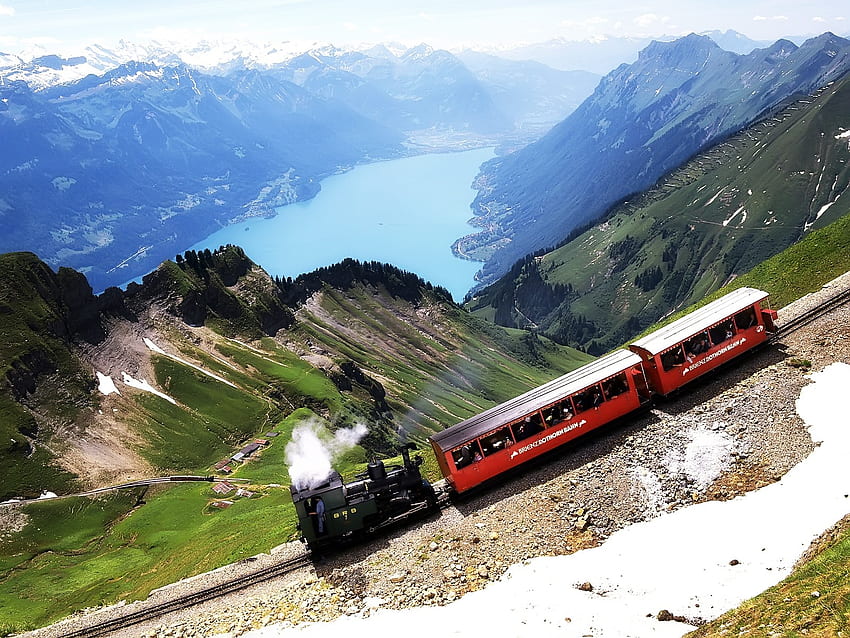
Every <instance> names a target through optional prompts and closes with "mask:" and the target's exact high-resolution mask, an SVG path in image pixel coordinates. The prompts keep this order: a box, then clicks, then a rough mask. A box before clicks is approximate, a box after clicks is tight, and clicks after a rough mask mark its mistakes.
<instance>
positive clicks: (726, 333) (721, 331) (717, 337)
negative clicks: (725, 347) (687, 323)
mask: <svg viewBox="0 0 850 638" xmlns="http://www.w3.org/2000/svg"><path fill="white" fill-rule="evenodd" d="M708 334H709V336H710V337H711V342H712V343H713V344H714V345H717V344H719V343H723V342H724V341H729V339H731V338H732V337H733V336H734V335H735V333H734V332H733V331H732V321H731V320H730V321H724V322H723V323H721V324H718V325H716V326H714V327H713V328H712V329H711V330H709V331H708Z"/></svg>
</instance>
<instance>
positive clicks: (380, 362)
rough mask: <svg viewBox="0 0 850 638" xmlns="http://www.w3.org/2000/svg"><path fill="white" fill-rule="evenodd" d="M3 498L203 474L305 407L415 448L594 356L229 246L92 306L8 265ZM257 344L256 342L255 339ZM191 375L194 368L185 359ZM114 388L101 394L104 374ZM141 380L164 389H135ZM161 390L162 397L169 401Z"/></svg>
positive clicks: (422, 289) (404, 287)
mask: <svg viewBox="0 0 850 638" xmlns="http://www.w3.org/2000/svg"><path fill="white" fill-rule="evenodd" d="M0 266H2V268H0V276H2V278H3V281H2V284H3V285H2V286H0V290H2V295H3V297H2V308H0V310H2V312H3V314H4V317H5V319H4V321H3V322H2V331H3V334H2V339H0V344H2V350H0V354H2V364H3V374H4V378H5V384H4V386H3V389H2V391H0V408H2V414H3V417H4V418H3V419H2V421H3V424H2V427H3V428H4V429H3V434H4V440H5V441H11V444H9V443H6V444H4V446H3V447H2V449H0V456H2V459H0V460H2V463H3V466H4V468H6V470H7V471H4V473H3V483H2V489H0V500H2V499H3V498H8V497H10V496H16V495H27V496H32V495H37V494H38V493H39V492H40V491H41V490H45V489H48V490H52V491H54V492H57V493H61V492H68V491H69V490H71V489H73V488H74V487H75V483H74V481H77V480H79V481H80V482H82V483H84V484H86V485H93V484H101V483H103V482H105V481H114V480H116V479H117V478H118V477H122V478H125V477H126V476H132V475H135V476H138V475H140V474H143V475H144V474H147V475H149V474H150V473H151V472H154V471H156V472H167V471H177V472H186V471H197V472H204V471H207V468H208V467H209V465H210V464H211V463H213V462H215V461H216V460H218V459H219V458H220V456H221V455H226V453H227V451H228V450H230V449H232V448H233V446H235V445H237V444H238V443H239V442H240V441H241V440H243V439H244V438H246V437H249V436H251V435H252V434H253V435H257V434H262V432H263V429H264V428H268V427H269V424H270V423H276V422H277V421H278V420H279V419H281V418H283V416H285V415H286V414H289V413H290V412H292V411H293V410H295V409H297V408H300V407H307V408H309V409H310V410H312V411H313V412H315V413H316V414H318V415H321V416H322V417H324V418H326V419H327V420H328V421H329V422H330V423H331V424H332V425H333V426H334V427H341V426H342V425H345V424H350V423H353V422H355V421H358V420H359V421H363V422H366V423H368V424H369V429H370V434H369V438H368V441H369V446H370V449H371V450H372V451H387V450H388V449H390V447H391V446H392V445H393V444H395V443H396V442H397V441H398V437H399V436H403V437H405V438H406V437H408V436H410V437H412V438H414V439H415V440H422V439H423V437H424V436H426V435H427V434H428V433H429V432H433V431H435V430H439V429H441V428H443V427H445V426H447V425H449V424H452V423H454V422H456V421H459V420H461V419H463V418H465V417H467V416H469V415H470V414H472V413H474V412H476V411H479V410H481V409H482V408H484V407H487V406H489V405H492V404H493V403H495V402H498V401H501V400H504V399H507V398H509V397H511V396H515V395H516V394H518V393H520V392H522V391H523V390H525V389H528V388H530V387H533V386H535V385H537V384H539V383H541V382H543V381H545V380H547V379H550V378H552V377H554V376H556V375H557V374H558V373H561V372H563V371H565V370H567V369H568V368H570V367H574V366H575V365H577V364H578V362H580V361H583V360H585V359H584V358H583V356H581V355H576V354H570V353H569V352H568V351H567V350H566V349H563V348H560V347H557V346H554V345H552V344H551V343H550V342H548V341H546V340H540V339H538V338H536V337H532V336H530V335H527V334H525V333H520V334H508V333H506V332H505V331H504V329H502V328H496V327H493V326H492V325H489V324H487V323H484V322H481V321H479V320H476V319H474V318H472V317H470V316H469V315H468V314H467V313H466V312H465V311H463V310H461V309H460V308H458V307H457V306H456V305H455V304H454V303H452V301H451V298H450V296H449V295H448V293H447V292H446V291H445V290H443V289H441V288H434V287H432V286H431V285H430V284H426V283H425V282H423V281H422V280H421V279H419V278H418V277H416V276H415V275H412V274H410V273H405V272H404V271H400V270H398V269H396V268H394V267H392V266H385V265H383V264H376V263H372V264H360V263H359V262H355V261H352V260H349V261H346V262H343V263H342V264H339V265H337V266H333V267H329V268H326V269H322V270H321V271H317V272H316V273H311V274H309V275H303V276H301V277H299V278H297V279H295V280H287V281H278V282H275V281H274V280H272V279H271V278H269V276H268V275H267V274H266V273H265V272H264V271H262V270H261V269H260V268H259V267H257V266H256V265H255V264H253V263H252V262H251V261H250V260H249V259H248V258H247V257H246V256H245V254H244V253H243V252H242V251H241V249H239V248H237V247H223V248H221V249H219V250H217V251H215V252H210V251H204V252H201V253H195V252H192V251H190V252H187V253H186V254H185V256H183V255H181V256H180V257H179V259H178V260H177V261H176V262H172V261H167V262H164V263H163V264H162V265H161V266H160V267H159V268H158V269H157V270H156V271H154V272H152V273H150V274H149V275H147V276H145V278H144V281H143V283H142V284H141V285H138V284H131V285H130V286H129V288H128V290H127V292H126V293H122V292H121V291H120V290H118V289H116V288H110V289H108V290H107V291H106V292H105V293H104V294H103V295H101V296H100V297H95V296H94V295H92V293H91V288H90V287H89V285H88V283H87V282H86V280H85V277H83V276H82V275H81V274H79V273H77V272H75V271H72V270H70V269H61V270H60V271H59V273H54V272H53V271H52V270H50V269H49V268H48V267H47V266H46V265H45V264H44V263H43V262H41V261H40V260H38V259H37V258H36V257H35V256H34V255H32V254H30V253H14V254H7V255H4V256H3V257H2V264H0ZM249 343H250V345H249ZM190 364H192V365H194V366H195V367H192V365H190ZM96 373H101V374H102V375H105V376H108V377H110V378H111V379H112V382H113V383H114V384H115V387H116V389H117V390H118V392H119V393H118V394H109V395H108V396H103V395H102V394H101V392H99V391H98V387H99V386H100V388H101V391H102V390H103V389H104V388H106V389H107V390H108V388H109V384H108V382H107V383H106V385H105V386H104V385H103V384H104V377H101V376H99V375H97V374H96ZM142 380H147V381H148V382H149V383H150V384H151V385H150V386H148V389H149V390H151V389H156V390H157V391H159V392H161V394H160V395H155V394H152V393H150V392H145V391H143V390H144V388H142V390H140V389H138V387H137V386H138V383H136V382H138V381H142ZM163 395H165V396H163Z"/></svg>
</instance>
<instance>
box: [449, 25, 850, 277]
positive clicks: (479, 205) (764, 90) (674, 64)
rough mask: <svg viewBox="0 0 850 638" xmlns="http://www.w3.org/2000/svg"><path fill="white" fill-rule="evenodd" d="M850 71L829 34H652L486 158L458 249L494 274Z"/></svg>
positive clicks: (847, 49) (848, 47)
mask: <svg viewBox="0 0 850 638" xmlns="http://www.w3.org/2000/svg"><path fill="white" fill-rule="evenodd" d="M848 68H850V41H847V40H843V39H841V38H837V37H836V36H834V35H832V34H824V35H822V36H820V37H818V38H815V39H812V40H809V41H807V42H806V43H805V44H803V46H801V47H797V46H795V45H794V44H792V43H791V42H788V41H783V40H780V41H779V42H777V43H776V44H774V45H773V46H771V47H770V48H768V49H758V50H756V51H753V52H752V53H750V54H749V55H745V56H740V55H736V54H734V53H730V52H727V51H724V50H722V49H720V48H719V47H718V46H717V45H716V44H714V43H713V42H712V41H711V40H710V39H708V38H706V37H703V36H697V35H693V34H692V35H690V36H687V37H685V38H682V39H680V40H676V41H675V42H669V43H660V42H655V43H653V44H652V45H650V46H649V47H647V48H646V49H644V50H643V51H642V52H641V54H640V57H639V58H638V61H637V62H635V63H634V64H632V65H628V66H626V65H624V66H621V67H620V68H618V69H617V70H615V71H613V72H612V73H610V74H609V75H607V76H606V77H605V78H603V80H602V81H601V82H600V84H599V86H598V87H597V89H596V91H595V92H594V94H593V95H592V96H591V97H590V98H588V99H587V100H586V101H585V102H584V103H583V104H582V105H581V106H580V107H579V108H578V109H577V110H576V111H575V112H574V113H573V114H572V115H570V116H569V117H568V118H567V119H566V120H564V122H562V123H561V124H559V125H558V126H556V127H555V128H554V129H552V131H551V132H550V133H549V134H547V135H546V136H545V137H543V138H542V139H541V140H539V141H538V142H536V143H534V144H531V145H529V146H527V147H526V148H524V149H522V150H520V151H517V152H515V153H513V154H511V155H508V156H505V157H500V158H496V159H494V160H491V161H490V162H489V163H488V164H485V166H484V167H483V168H482V173H481V175H480V176H479V178H478V180H477V184H478V188H479V191H480V192H479V196H478V198H477V199H476V203H475V205H474V208H475V210H476V214H477V218H476V220H475V222H474V223H475V224H476V225H478V226H479V227H481V228H482V229H483V230H482V231H481V232H479V233H477V234H474V235H470V236H468V237H465V238H463V239H461V240H459V241H458V242H457V243H456V250H457V251H458V252H459V253H460V254H464V255H469V256H472V257H478V258H482V259H486V260H487V263H486V265H485V267H484V269H483V280H484V282H485V283H487V282H492V281H493V280H494V278H495V277H497V276H499V275H501V274H503V273H505V272H506V271H507V270H508V269H509V268H510V267H511V265H512V264H513V263H514V262H515V261H516V260H518V259H520V258H522V257H523V256H524V255H526V254H528V253H530V252H532V251H535V250H538V249H541V248H545V247H547V246H551V245H552V243H553V241H557V240H556V239H555V238H559V237H565V236H566V235H567V234H569V233H570V232H571V231H572V230H573V229H575V228H577V227H580V226H582V225H583V224H586V223H587V222H588V221H592V220H594V219H596V218H598V217H599V216H600V215H601V214H603V213H604V212H605V210H607V209H608V208H609V207H610V206H611V205H612V204H614V203H616V202H617V201H619V200H621V199H622V198H624V197H626V196H628V195H630V194H632V193H635V192H638V191H641V190H643V189H646V188H648V187H650V186H651V185H652V184H653V183H654V182H655V181H656V180H657V179H658V178H659V177H661V176H662V175H664V174H665V173H667V172H668V171H670V170H673V169H674V168H676V167H677V166H679V165H680V164H681V163H682V162H684V161H686V160H687V159H688V158H690V157H691V156H692V155H693V154H694V153H696V152H697V151H699V150H701V149H704V148H706V147H708V146H710V145H711V144H713V143H716V142H717V141H719V140H722V139H724V138H725V137H727V136H729V135H730V134H733V133H734V132H736V131H738V130H740V129H741V128H743V127H745V126H747V125H749V124H750V123H752V122H754V121H756V120H757V119H758V118H760V117H763V116H764V115H765V114H766V113H769V112H770V110H771V109H773V108H775V107H776V106H777V105H779V104H780V103H782V102H783V101H784V100H786V99H787V98H788V97H789V96H792V95H795V94H800V93H803V94H808V93H811V92H812V91H814V90H816V89H817V88H818V87H821V86H823V85H825V84H826V83H827V82H829V81H832V80H834V79H836V78H837V77H840V76H841V75H842V74H843V73H844V72H846V71H847V69H848Z"/></svg>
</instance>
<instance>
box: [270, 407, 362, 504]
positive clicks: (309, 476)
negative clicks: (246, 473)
mask: <svg viewBox="0 0 850 638" xmlns="http://www.w3.org/2000/svg"><path fill="white" fill-rule="evenodd" d="M367 432H368V429H367V428H366V426H365V425H364V424H362V423H357V424H356V425H354V426H352V427H350V428H343V429H341V430H337V431H336V432H334V433H333V434H330V432H328V430H327V428H326V427H325V425H324V424H323V423H322V422H321V421H320V420H318V419H309V420H307V421H304V422H303V423H300V424H298V425H297V426H296V427H295V429H294V430H293V431H292V440H291V441H290V442H289V443H287V444H286V463H287V465H288V466H289V478H290V479H291V481H292V484H293V485H294V486H295V487H296V488H297V489H299V490H303V489H305V488H310V489H312V488H314V487H318V486H319V485H321V484H322V483H324V482H325V481H326V480H327V479H328V477H329V476H330V475H331V472H332V471H333V465H332V463H333V461H334V460H335V459H337V458H339V457H340V455H342V454H344V453H345V452H347V451H348V450H350V449H351V448H353V447H354V446H355V445H357V444H358V443H359V442H360V440H361V439H362V438H363V437H364V436H366V433H367Z"/></svg>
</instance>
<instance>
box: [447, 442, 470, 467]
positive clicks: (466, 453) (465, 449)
mask: <svg viewBox="0 0 850 638" xmlns="http://www.w3.org/2000/svg"><path fill="white" fill-rule="evenodd" d="M452 457H453V458H454V461H455V467H456V468H457V469H461V468H463V467H466V466H467V465H469V464H470V463H472V448H470V447H469V445H464V446H462V447H460V448H458V449H457V450H455V451H454V452H452Z"/></svg>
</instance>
